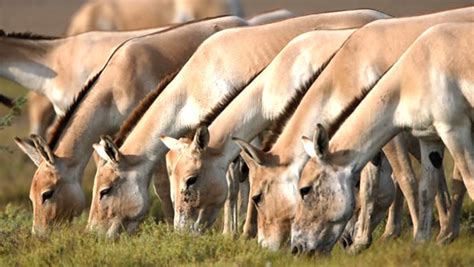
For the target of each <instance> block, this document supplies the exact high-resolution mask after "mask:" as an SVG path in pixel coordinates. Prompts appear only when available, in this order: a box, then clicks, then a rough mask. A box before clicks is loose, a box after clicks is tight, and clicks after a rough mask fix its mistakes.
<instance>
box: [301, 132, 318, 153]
mask: <svg viewBox="0 0 474 267" xmlns="http://www.w3.org/2000/svg"><path fill="white" fill-rule="evenodd" d="M301 141H302V143H303V147H304V151H306V154H308V155H309V156H310V157H312V158H314V157H316V149H315V148H314V147H315V146H314V143H313V141H311V139H309V138H308V137H306V136H302V137H301Z"/></svg>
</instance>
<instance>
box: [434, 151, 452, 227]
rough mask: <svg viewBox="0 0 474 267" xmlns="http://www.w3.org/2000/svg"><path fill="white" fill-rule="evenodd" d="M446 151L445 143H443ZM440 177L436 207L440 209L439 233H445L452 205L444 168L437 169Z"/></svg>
mask: <svg viewBox="0 0 474 267" xmlns="http://www.w3.org/2000/svg"><path fill="white" fill-rule="evenodd" d="M441 145H442V148H443V151H444V144H441ZM436 172H438V173H437V175H436V176H437V177H438V179H439V180H438V193H437V194H436V198H435V201H436V209H437V210H438V219H439V234H438V236H439V235H440V234H441V233H444V232H446V231H447V229H448V228H449V209H450V207H451V197H450V195H449V190H448V185H447V183H446V176H445V175H444V168H443V166H441V168H439V169H436Z"/></svg>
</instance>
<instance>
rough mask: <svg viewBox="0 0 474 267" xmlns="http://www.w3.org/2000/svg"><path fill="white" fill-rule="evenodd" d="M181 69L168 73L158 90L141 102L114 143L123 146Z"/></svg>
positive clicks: (124, 124)
mask: <svg viewBox="0 0 474 267" xmlns="http://www.w3.org/2000/svg"><path fill="white" fill-rule="evenodd" d="M178 72H179V69H178V70H176V71H173V72H171V73H168V74H167V75H166V76H165V77H164V78H163V79H162V80H161V81H160V83H159V84H158V85H157V86H156V88H155V89H154V90H153V91H151V92H149V93H148V94H147V95H146V97H145V98H144V99H143V100H142V101H140V103H139V104H138V106H136V107H135V108H134V110H133V111H132V113H131V114H130V115H129V116H128V118H127V119H126V120H125V122H124V123H122V126H121V127H120V130H119V132H118V134H117V136H116V137H115V140H114V143H115V144H116V145H117V146H119V147H120V146H121V145H122V144H123V142H124V141H125V139H126V138H127V136H128V135H129V134H130V132H131V131H132V129H133V128H134V127H135V126H136V125H137V123H138V121H140V119H141V118H142V117H143V115H144V114H145V112H146V111H147V110H148V108H149V107H150V106H151V105H152V104H153V102H154V101H155V100H156V98H158V96H159V95H160V94H161V92H162V91H163V89H165V87H166V86H167V85H168V84H169V83H170V82H171V81H172V80H173V79H174V77H176V75H177V74H178Z"/></svg>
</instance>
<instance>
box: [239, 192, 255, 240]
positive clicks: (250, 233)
mask: <svg viewBox="0 0 474 267" xmlns="http://www.w3.org/2000/svg"><path fill="white" fill-rule="evenodd" d="M242 235H243V236H244V237H245V238H254V237H255V236H256V235H257V208H255V205H254V204H253V202H252V201H248V204H247V216H246V218H245V223H244V229H243V233H242Z"/></svg>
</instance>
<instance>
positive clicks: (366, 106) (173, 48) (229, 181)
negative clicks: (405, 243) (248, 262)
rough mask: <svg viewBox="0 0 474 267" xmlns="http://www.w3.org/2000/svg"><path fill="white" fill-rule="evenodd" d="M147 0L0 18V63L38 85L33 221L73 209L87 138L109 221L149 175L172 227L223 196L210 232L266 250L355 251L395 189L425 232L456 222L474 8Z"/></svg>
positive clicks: (189, 221)
mask: <svg viewBox="0 0 474 267" xmlns="http://www.w3.org/2000/svg"><path fill="white" fill-rule="evenodd" d="M147 1H148V2H150V1H155V2H160V3H166V4H163V5H165V6H163V7H162V8H161V9H158V10H155V11H156V13H153V12H151V14H150V15H149V16H148V15H142V12H143V13H146V12H144V11H143V10H144V9H147V8H148V9H150V8H149V5H142V2H146V1H145V0H140V1H136V3H135V4H134V5H133V7H123V6H122V5H121V3H122V2H124V0H117V1H115V2H114V5H110V1H92V2H87V3H86V4H84V6H83V7H82V8H81V9H80V10H79V11H78V12H77V13H76V14H75V16H74V17H73V19H72V20H71V24H70V27H69V30H68V31H67V36H65V37H51V36H43V35H39V34H32V33H7V32H5V31H2V30H0V58H1V64H0V75H1V76H2V77H4V78H6V79H9V80H12V81H16V82H17V83H19V84H21V85H23V86H24V87H26V88H28V89H30V90H31V91H32V92H35V93H39V94H40V95H43V96H45V97H46V98H42V97H39V96H38V95H34V96H31V97H30V122H31V132H32V134H31V135H30V136H29V137H28V138H19V137H17V138H15V140H14V141H15V142H16V144H17V145H18V147H19V148H20V149H21V150H22V151H23V152H24V153H26V155H28V156H29V158H30V159H31V160H32V161H33V163H34V164H35V165H36V166H37V170H36V172H35V174H34V177H33V179H32V182H31V189H30V194H29V198H30V200H31V202H32V204H33V226H32V231H33V233H35V234H41V235H46V234H48V233H50V231H54V228H55V227H53V226H54V225H57V224H59V223H60V224H63V223H66V224H67V222H69V221H71V220H72V219H73V218H74V217H76V216H79V215H80V214H82V213H83V212H84V210H86V209H87V207H86V199H85V195H84V192H83V189H82V188H81V182H82V179H83V174H84V169H85V167H86V165H87V163H88V162H89V160H90V158H91V156H92V155H94V160H95V163H96V167H97V171H96V175H95V180H94V187H93V196H92V202H91V206H90V209H89V219H88V223H87V229H89V230H91V231H96V232H98V233H102V234H104V235H106V236H108V237H111V238H114V237H116V236H117V235H119V234H120V233H121V232H127V233H133V232H135V231H136V230H137V229H138V227H139V225H140V223H141V222H143V220H144V219H145V217H146V216H147V215H148V210H149V198H150V196H149V191H148V188H149V186H150V182H151V181H153V185H154V189H155V192H156V194H157V196H158V197H159V198H160V200H161V202H162V205H163V210H164V214H165V220H166V222H167V223H170V224H173V225H174V228H175V229H176V230H188V231H192V232H196V233H202V232H204V231H206V229H209V228H210V227H212V225H213V224H214V222H215V221H216V218H217V217H218V215H219V213H220V210H221V208H223V207H224V233H226V234H233V235H235V234H239V233H240V234H242V235H244V236H246V237H249V238H253V237H257V239H258V243H259V244H260V245H261V246H263V247H267V248H269V249H272V250H277V249H280V248H281V247H283V248H284V247H287V246H286V244H287V243H290V250H291V252H292V253H294V254H320V253H322V254H326V253H330V251H331V250H332V248H333V247H334V245H335V243H336V241H338V240H339V241H340V243H341V245H342V246H344V248H345V249H347V250H348V251H349V252H351V253H357V252H359V251H362V250H363V249H366V248H368V247H369V246H370V244H371V242H372V232H373V231H374V229H375V228H376V227H377V225H378V224H380V222H381V221H382V220H383V219H384V218H385V217H386V216H388V218H387V224H386V227H385V232H384V234H383V237H382V238H393V237H397V236H399V235H400V233H401V230H402V229H401V226H402V223H401V221H402V212H403V205H404V200H406V202H407V204H408V205H407V206H408V209H409V214H410V217H411V222H412V225H413V238H414V239H415V241H418V242H423V241H428V240H430V239H431V238H432V228H433V204H436V209H437V213H438V218H439V229H440V231H439V234H438V236H437V241H438V242H440V243H449V242H451V241H452V240H454V239H455V238H456V237H458V235H459V233H460V220H461V216H460V214H461V209H462V200H463V197H464V195H465V193H466V191H467V193H468V195H469V197H470V198H471V199H474V130H473V129H474V126H473V125H474V124H473V123H474V53H473V49H474V7H465V8H460V9H453V10H447V11H443V12H438V13H432V14H425V15H420V16H412V17H398V18H395V17H391V16H390V15H388V14H384V13H382V12H379V11H376V10H370V9H358V10H347V11H338V12H328V13H319V14H311V15H305V16H295V15H294V14H293V13H292V12H290V11H288V10H275V11H271V12H268V13H263V14H260V15H257V16H255V17H252V18H245V19H244V18H242V15H241V14H242V11H241V8H240V3H239V1H238V0H233V1H224V0H212V1H210V0H199V1H186V0H182V1H176V2H173V1H171V0H147ZM125 2H126V1H125ZM171 10H173V12H171ZM160 12H161V13H160ZM219 14H235V15H229V16H217V17H216V15H219ZM156 18H160V19H156ZM166 23H169V24H166ZM157 27H158V28H157ZM144 28H148V29H144ZM137 29H141V30H137ZM143 29H144V30H143ZM97 30H102V31H97ZM116 30H119V31H117V32H116ZM1 100H2V102H5V103H6V104H9V105H11V103H9V101H8V99H7V98H2V99H1ZM54 114H55V115H57V118H55V119H54V116H52V115H54ZM50 123H52V125H51V126H50V127H48V126H49V124H50ZM445 147H446V148H447V151H448V152H449V153H450V154H451V156H452V157H453V159H454V162H455V168H454V169H455V170H454V173H453V177H452V188H451V190H448V186H447V183H446V179H445V177H444V168H443V156H444V149H445ZM94 152H95V153H94ZM411 159H416V160H418V161H419V162H420V164H421V166H422V168H421V170H422V171H421V175H420V177H416V175H415V172H414V170H413V167H412V163H411ZM152 177H153V179H152ZM450 191H451V192H450ZM241 217H245V220H244V222H245V223H244V225H243V227H240V226H239V221H241ZM240 229H243V230H242V231H240Z"/></svg>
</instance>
